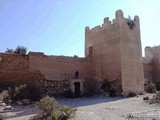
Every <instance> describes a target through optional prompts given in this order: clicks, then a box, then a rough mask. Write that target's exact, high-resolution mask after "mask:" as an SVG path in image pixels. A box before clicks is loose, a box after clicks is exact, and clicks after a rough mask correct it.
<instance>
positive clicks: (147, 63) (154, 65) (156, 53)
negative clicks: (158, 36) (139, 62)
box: [143, 46, 160, 82]
mask: <svg viewBox="0 0 160 120" xmlns="http://www.w3.org/2000/svg"><path fill="white" fill-rule="evenodd" d="M143 64H144V77H145V79H146V81H148V82H155V81H159V80H160V46H154V47H146V48H145V57H144V59H143Z"/></svg>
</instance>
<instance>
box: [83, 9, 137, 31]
mask: <svg viewBox="0 0 160 120" xmlns="http://www.w3.org/2000/svg"><path fill="white" fill-rule="evenodd" d="M127 22H128V18H124V16H123V11H122V10H117V11H116V13H115V19H113V20H112V21H111V20H109V17H106V18H104V20H103V24H102V25H98V26H96V27H94V28H91V29H90V27H88V26H87V27H86V28H85V30H86V32H90V33H91V32H93V33H94V32H98V31H101V30H104V29H112V27H113V26H114V25H115V24H122V23H126V25H127ZM133 22H134V24H135V25H136V26H139V17H138V16H137V15H135V16H134V20H133Z"/></svg>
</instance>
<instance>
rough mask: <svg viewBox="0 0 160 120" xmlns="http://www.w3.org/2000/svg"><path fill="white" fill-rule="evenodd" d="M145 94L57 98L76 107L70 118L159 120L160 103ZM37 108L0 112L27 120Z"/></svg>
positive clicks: (62, 102) (17, 108)
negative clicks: (147, 98) (152, 100)
mask: <svg viewBox="0 0 160 120" xmlns="http://www.w3.org/2000/svg"><path fill="white" fill-rule="evenodd" d="M144 96H152V95H151V94H145V95H141V96H138V97H133V98H123V97H114V98H111V97H106V96H103V95H94V96H92V97H82V98H76V99H62V98H58V99H57V100H58V101H59V104H63V105H64V104H65V105H70V106H72V107H75V108H77V111H76V115H75V117H74V118H71V119H70V120H160V105H158V104H151V105H150V104H149V103H146V102H144V101H143V97H144ZM36 113H37V110H36V108H35V106H34V105H30V106H25V107H18V106H16V107H14V108H13V109H12V110H8V111H4V110H2V107H1V109H0V114H6V115H7V117H8V119H7V120H28V119H29V118H30V117H31V116H33V115H35V114H36Z"/></svg>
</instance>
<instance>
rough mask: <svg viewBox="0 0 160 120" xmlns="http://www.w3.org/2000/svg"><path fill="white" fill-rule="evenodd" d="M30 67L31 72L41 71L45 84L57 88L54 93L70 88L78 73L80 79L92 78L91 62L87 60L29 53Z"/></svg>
mask: <svg viewBox="0 0 160 120" xmlns="http://www.w3.org/2000/svg"><path fill="white" fill-rule="evenodd" d="M29 67H30V70H31V71H39V72H40V73H41V74H43V75H44V76H45V78H46V80H47V81H44V84H46V86H48V87H50V88H52V89H53V88H56V90H53V92H55V91H56V92H62V91H61V90H63V89H64V88H70V81H72V80H73V79H75V77H76V76H75V74H76V72H79V78H78V79H83V80H88V79H89V78H90V61H89V60H87V59H85V58H73V57H64V56H46V55H44V54H43V53H33V52H32V53H29ZM45 82H46V83H45Z"/></svg>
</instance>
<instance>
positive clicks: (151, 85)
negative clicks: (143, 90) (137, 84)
mask: <svg viewBox="0 0 160 120" xmlns="http://www.w3.org/2000/svg"><path fill="white" fill-rule="evenodd" d="M156 91H157V89H156V84H154V83H149V85H148V86H147V92H149V93H155V92H156Z"/></svg>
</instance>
